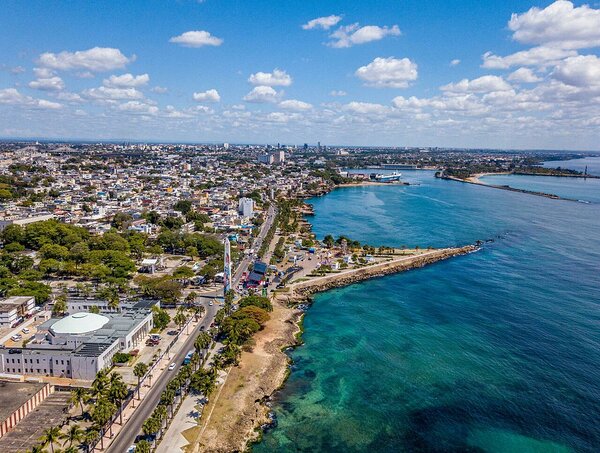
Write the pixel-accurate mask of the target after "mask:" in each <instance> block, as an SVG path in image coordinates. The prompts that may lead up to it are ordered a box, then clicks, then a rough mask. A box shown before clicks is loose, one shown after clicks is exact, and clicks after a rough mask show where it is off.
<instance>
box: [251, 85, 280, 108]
mask: <svg viewBox="0 0 600 453" xmlns="http://www.w3.org/2000/svg"><path fill="white" fill-rule="evenodd" d="M280 97H281V93H280V92H277V91H275V90H274V89H273V88H272V87H269V86H263V85H260V86H257V87H254V88H253V89H252V91H250V92H249V93H248V94H247V95H246V96H244V101H246V102H254V103H257V104H265V103H275V102H277V101H279V98H280Z"/></svg>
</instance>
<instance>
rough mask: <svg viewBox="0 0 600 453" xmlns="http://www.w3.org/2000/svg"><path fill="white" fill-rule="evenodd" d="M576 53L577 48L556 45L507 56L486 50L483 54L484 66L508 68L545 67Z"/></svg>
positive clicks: (534, 48)
mask: <svg viewBox="0 0 600 453" xmlns="http://www.w3.org/2000/svg"><path fill="white" fill-rule="evenodd" d="M575 55H577V51H575V50H565V49H559V48H554V47H533V48H531V49H528V50H522V51H520V52H516V53H514V54H511V55H508V56H506V57H501V56H498V55H494V54H493V53H492V52H486V53H484V54H483V64H482V66H483V67H484V68H488V69H508V68H510V67H512V66H538V67H541V68H545V67H547V66H552V65H555V64H557V63H558V62H559V61H561V60H562V59H564V58H567V57H572V56H575Z"/></svg>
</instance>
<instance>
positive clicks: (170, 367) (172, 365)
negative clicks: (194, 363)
mask: <svg viewBox="0 0 600 453" xmlns="http://www.w3.org/2000/svg"><path fill="white" fill-rule="evenodd" d="M176 366H177V365H176V364H175V362H173V363H172V364H171V365H169V371H173V370H174V369H175V367H176Z"/></svg>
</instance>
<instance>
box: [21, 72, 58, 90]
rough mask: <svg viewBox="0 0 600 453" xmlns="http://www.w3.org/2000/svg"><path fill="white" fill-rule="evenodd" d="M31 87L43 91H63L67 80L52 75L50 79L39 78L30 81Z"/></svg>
mask: <svg viewBox="0 0 600 453" xmlns="http://www.w3.org/2000/svg"><path fill="white" fill-rule="evenodd" d="M29 88H33V89H35V90H43V91H61V90H63V89H64V88H65V82H63V80H62V79H61V78H60V77H58V76H54V77H50V78H48V79H37V80H32V81H31V82H29Z"/></svg>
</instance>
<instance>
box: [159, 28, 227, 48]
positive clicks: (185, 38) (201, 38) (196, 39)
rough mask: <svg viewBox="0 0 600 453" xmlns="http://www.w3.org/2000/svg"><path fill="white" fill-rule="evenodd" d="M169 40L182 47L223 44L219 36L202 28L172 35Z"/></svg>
mask: <svg viewBox="0 0 600 453" xmlns="http://www.w3.org/2000/svg"><path fill="white" fill-rule="evenodd" d="M169 42H172V43H174V44H179V45H180V46H183V47H203V46H220V45H221V44H223V40H222V39H221V38H217V37H216V36H212V35H211V34H210V33H209V32H207V31H204V30H194V31H186V32H185V33H182V34H181V35H179V36H173V37H172V38H171V39H169Z"/></svg>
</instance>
